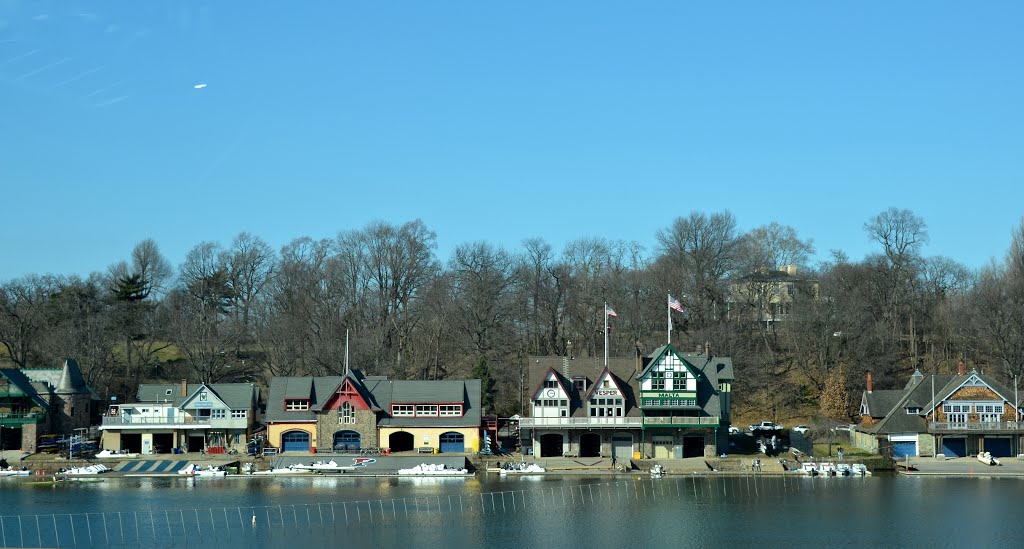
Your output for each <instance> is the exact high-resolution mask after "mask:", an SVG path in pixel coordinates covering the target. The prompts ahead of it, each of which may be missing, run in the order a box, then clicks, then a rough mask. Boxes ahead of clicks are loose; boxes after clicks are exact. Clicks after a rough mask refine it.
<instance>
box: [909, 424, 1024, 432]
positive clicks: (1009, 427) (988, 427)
mask: <svg viewBox="0 0 1024 549" xmlns="http://www.w3.org/2000/svg"><path fill="white" fill-rule="evenodd" d="M928 430H929V431H942V432H948V431H1024V421H930V422H928Z"/></svg>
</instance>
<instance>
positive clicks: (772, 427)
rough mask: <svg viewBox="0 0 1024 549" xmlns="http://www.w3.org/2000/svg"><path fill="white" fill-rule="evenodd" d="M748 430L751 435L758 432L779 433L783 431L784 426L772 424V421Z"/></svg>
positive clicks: (763, 422)
mask: <svg viewBox="0 0 1024 549" xmlns="http://www.w3.org/2000/svg"><path fill="white" fill-rule="evenodd" d="M748 429H750V432H751V433H756V432H758V431H778V430H780V429H782V425H779V424H778V423H772V422H771V421H762V422H761V423H757V424H755V425H751V426H750V427H748Z"/></svg>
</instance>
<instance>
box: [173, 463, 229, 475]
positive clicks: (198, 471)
mask: <svg viewBox="0 0 1024 549" xmlns="http://www.w3.org/2000/svg"><path fill="white" fill-rule="evenodd" d="M178 474H179V475H189V476H193V477H223V476H227V474H228V472H227V471H225V470H224V469H221V468H220V467H215V466H213V465H209V466H207V467H206V468H205V469H203V468H202V467H200V466H198V465H196V464H195V463H189V464H188V465H186V466H184V467H182V468H181V469H180V470H178Z"/></svg>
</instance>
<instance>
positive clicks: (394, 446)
mask: <svg viewBox="0 0 1024 549" xmlns="http://www.w3.org/2000/svg"><path fill="white" fill-rule="evenodd" d="M388 446H389V447H390V448H391V451H392V452H408V451H410V450H412V449H413V437H412V433H407V432H405V431H398V432H397V433H391V435H390V436H389V437H388Z"/></svg>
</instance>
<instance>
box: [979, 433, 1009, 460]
mask: <svg viewBox="0 0 1024 549" xmlns="http://www.w3.org/2000/svg"><path fill="white" fill-rule="evenodd" d="M985 451H986V452H988V453H990V454H992V455H993V456H995V457H1010V455H1011V454H1010V438H1009V437H985Z"/></svg>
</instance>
